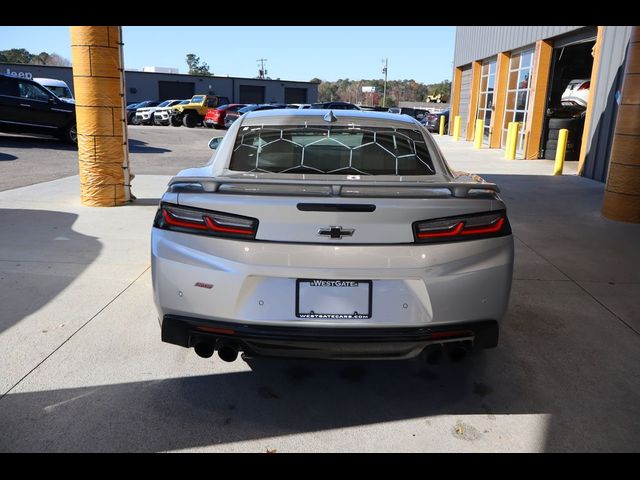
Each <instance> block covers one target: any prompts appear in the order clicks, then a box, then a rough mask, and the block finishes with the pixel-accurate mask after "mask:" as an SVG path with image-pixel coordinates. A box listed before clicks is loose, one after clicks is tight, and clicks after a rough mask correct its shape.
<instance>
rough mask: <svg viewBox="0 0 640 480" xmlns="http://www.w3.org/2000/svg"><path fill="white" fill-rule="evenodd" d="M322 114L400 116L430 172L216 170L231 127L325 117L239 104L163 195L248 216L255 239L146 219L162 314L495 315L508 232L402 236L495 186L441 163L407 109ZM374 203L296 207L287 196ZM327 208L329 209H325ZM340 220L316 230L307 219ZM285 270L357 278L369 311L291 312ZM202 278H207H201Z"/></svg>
mask: <svg viewBox="0 0 640 480" xmlns="http://www.w3.org/2000/svg"><path fill="white" fill-rule="evenodd" d="M334 113H335V116H336V117H337V119H338V122H337V123H334V124H333V125H336V124H337V125H354V126H359V127H360V126H376V127H380V126H382V127H386V128H404V129H406V128H409V129H414V130H417V131H419V132H421V133H422V134H423V136H424V138H425V143H426V146H427V148H428V150H429V153H430V156H431V161H432V163H433V166H434V168H435V174H433V175H424V176H396V175H380V176H370V175H366V176H365V175H363V176H359V175H326V174H278V173H254V172H239V171H233V170H230V169H229V163H230V158H231V154H232V152H233V146H234V142H235V138H236V136H237V135H238V134H241V132H242V131H243V129H250V128H254V127H261V126H264V125H305V124H306V125H314V124H316V125H326V123H324V122H323V120H322V118H323V117H324V116H325V115H326V114H327V111H326V110H314V109H306V110H302V109H300V110H294V109H287V110H269V111H261V112H250V113H247V114H245V115H243V116H242V117H240V118H239V119H238V121H236V122H234V123H233V125H232V126H231V127H230V129H229V130H228V132H227V133H226V135H225V137H224V139H223V140H222V142H221V143H220V145H219V147H218V149H217V150H216V153H215V155H214V156H212V158H211V161H210V162H209V164H208V165H206V166H204V167H199V168H190V169H186V170H183V171H182V172H180V173H179V174H178V175H176V176H175V177H174V178H173V179H172V180H171V182H170V186H169V189H168V191H167V193H165V195H164V196H163V198H162V201H163V202H166V203H168V204H174V205H180V206H184V207H191V208H195V209H201V210H209V211H218V212H224V213H227V214H233V215H239V216H245V217H251V218H256V219H258V221H259V225H258V228H257V232H256V235H255V240H250V241H249V240H238V239H230V238H216V237H211V236H203V235H193V234H189V233H182V232H178V231H171V230H165V229H160V228H154V229H153V233H152V239H151V253H152V278H153V287H154V300H155V304H156V307H157V309H158V313H159V317H160V321H162V319H163V318H164V316H166V315H170V316H173V315H175V316H181V317H190V318H197V319H201V320H211V321H223V322H229V323H239V324H240V323H241V324H255V325H272V326H302V327H305V326H310V327H332V328H336V327H337V328H340V327H345V328H346V327H358V328H382V327H416V326H431V325H456V324H460V323H464V322H473V321H479V320H495V321H499V320H500V319H501V318H502V317H503V315H504V313H505V311H506V308H507V304H508V299H509V293H510V289H511V279H512V272H513V255H514V249H513V237H512V235H510V234H509V235H503V236H499V237H492V238H481V239H475V240H467V241H460V242H446V243H428V244H423V243H415V242H414V231H413V224H414V222H420V221H424V220H430V219H440V218H443V217H451V216H459V215H466V214H475V213H482V212H497V211H503V210H505V205H504V203H503V202H502V200H501V199H500V197H499V196H498V195H497V191H498V187H497V186H496V185H494V184H491V183H487V182H485V181H484V180H483V179H482V178H480V177H478V176H475V175H470V174H464V173H460V172H452V171H451V169H450V168H449V167H448V165H447V164H446V161H445V160H444V158H443V156H442V154H441V152H440V150H439V149H438V147H437V145H436V144H435V142H434V141H433V139H432V138H431V135H430V134H429V133H428V132H427V130H426V129H425V128H424V127H423V126H422V125H420V123H419V122H417V121H416V120H414V119H411V118H410V117H408V116H401V115H394V114H388V113H379V112H359V111H353V110H343V111H335V112H334ZM305 203H310V204H314V203H322V204H325V205H329V206H331V205H342V206H344V205H347V206H349V205H351V206H352V205H362V204H364V205H366V206H374V207H375V208H374V209H373V210H371V211H348V212H345V211H311V212H310V211H305V210H304V209H302V210H301V208H300V205H299V204H305ZM329 210H330V209H329ZM331 227H340V228H342V229H344V230H345V231H347V230H349V231H352V233H351V235H345V236H342V237H341V238H328V237H327V236H322V235H320V234H319V230H322V229H324V230H326V229H327V228H331ZM297 279H332V280H367V281H369V280H370V281H371V285H372V287H371V288H372V305H371V317H370V318H349V319H344V318H300V317H299V316H297V315H296V301H295V296H296V281H297ZM202 285H206V286H207V288H202Z"/></svg>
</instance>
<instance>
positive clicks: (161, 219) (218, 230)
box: [153, 204, 258, 240]
mask: <svg viewBox="0 0 640 480" xmlns="http://www.w3.org/2000/svg"><path fill="white" fill-rule="evenodd" d="M153 226H154V227H157V228H162V229H165V230H175V231H177V232H183V233H194V234H197V235H208V236H213V237H227V238H241V239H245V240H252V239H254V238H255V237H256V231H257V230H258V220H256V219H255V218H249V217H241V216H239V215H230V214H228V213H221V212H212V211H210V210H199V209H196V208H190V207H177V206H175V205H169V204H163V205H161V206H160V209H159V210H158V212H157V213H156V218H155V221H154V222H153Z"/></svg>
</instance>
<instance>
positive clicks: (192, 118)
mask: <svg viewBox="0 0 640 480" xmlns="http://www.w3.org/2000/svg"><path fill="white" fill-rule="evenodd" d="M182 124H183V125H184V126H185V127H187V128H194V127H195V126H196V125H197V124H198V114H197V113H196V112H187V113H185V114H184V117H183V118H182Z"/></svg>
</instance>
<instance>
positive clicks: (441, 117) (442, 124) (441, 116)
mask: <svg viewBox="0 0 640 480" xmlns="http://www.w3.org/2000/svg"><path fill="white" fill-rule="evenodd" d="M442 135H444V115H440V136H442Z"/></svg>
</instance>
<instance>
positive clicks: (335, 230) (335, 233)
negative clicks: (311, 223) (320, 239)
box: [318, 226, 355, 240]
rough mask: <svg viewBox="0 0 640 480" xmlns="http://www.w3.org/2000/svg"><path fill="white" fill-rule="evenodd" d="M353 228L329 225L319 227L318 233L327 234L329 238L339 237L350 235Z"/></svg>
mask: <svg viewBox="0 0 640 480" xmlns="http://www.w3.org/2000/svg"><path fill="white" fill-rule="evenodd" d="M354 231H355V230H354V229H353V228H342V227H334V226H331V227H329V228H321V229H320V230H318V235H327V236H328V237H330V238H335V239H338V240H339V239H341V238H342V237H350V236H352V235H353V232H354Z"/></svg>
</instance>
